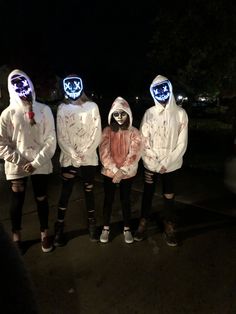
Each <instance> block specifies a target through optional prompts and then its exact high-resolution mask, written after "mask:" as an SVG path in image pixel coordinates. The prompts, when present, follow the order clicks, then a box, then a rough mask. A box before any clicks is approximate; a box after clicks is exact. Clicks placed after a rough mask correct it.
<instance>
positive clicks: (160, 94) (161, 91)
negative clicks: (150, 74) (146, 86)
mask: <svg viewBox="0 0 236 314" xmlns="http://www.w3.org/2000/svg"><path fill="white" fill-rule="evenodd" d="M150 93H151V95H152V97H153V99H154V102H155V105H161V106H168V107H170V106H174V105H176V102H175V98H174V95H173V89H172V84H171V82H170V81H169V80H168V78H166V77H165V76H162V75H158V76H156V77H155V79H154V80H153V81H152V84H151V86H150Z"/></svg>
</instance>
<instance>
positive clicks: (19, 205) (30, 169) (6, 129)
mask: <svg viewBox="0 0 236 314" xmlns="http://www.w3.org/2000/svg"><path fill="white" fill-rule="evenodd" d="M8 91H9V96H10V104H9V106H8V107H7V108H6V109H4V110H3V112H2V113H1V117H0V158H2V159H4V160H5V174H6V179H7V180H8V181H9V182H10V187H11V189H10V191H11V205H10V216H11V223H12V238H13V241H14V242H15V243H16V245H17V246H18V247H19V249H20V250H22V241H21V223H22V209H23V205H24V199H25V192H26V186H27V179H28V177H30V178H31V181H32V186H33V192H34V197H35V201H36V204H37V211H38V217H39V222H40V231H41V246H42V251H43V252H50V251H51V250H52V249H53V246H52V242H51V240H50V237H49V235H48V215H49V205H48V200H47V180H48V175H49V174H50V173H51V172H52V161H51V159H52V157H53V155H54V153H55V150H56V132H55V123H54V118H53V114H52V111H51V109H50V108H49V107H48V106H47V105H45V104H42V103H39V102H38V101H36V99H35V98H36V96H35V91H34V86H33V83H32V81H31V79H30V78H29V76H28V75H27V74H26V73H24V72H23V71H21V70H18V69H16V70H14V71H12V72H11V73H10V74H9V76H8Z"/></svg>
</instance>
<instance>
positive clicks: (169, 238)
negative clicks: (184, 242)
mask: <svg viewBox="0 0 236 314" xmlns="http://www.w3.org/2000/svg"><path fill="white" fill-rule="evenodd" d="M163 236H164V239H165V241H166V244H167V245H169V246H178V241H177V239H176V235H175V233H174V232H170V233H167V232H164V234H163Z"/></svg>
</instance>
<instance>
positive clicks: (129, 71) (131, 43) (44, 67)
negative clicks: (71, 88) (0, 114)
mask: <svg viewBox="0 0 236 314" xmlns="http://www.w3.org/2000/svg"><path fill="white" fill-rule="evenodd" d="M61 2H62V3H61ZM217 4H220V7H219V8H220V9H218V11H214V10H215V7H216V6H217ZM206 8H207V9H208V10H210V12H212V14H207V13H205V11H206ZM221 8H222V9H221ZM234 9H235V5H234ZM195 12H196V13H197V17H194V14H195ZM214 12H217V15H218V16H215V15H214ZM231 12H236V11H235V10H232V9H231V7H229V5H228V4H227V1H223V0H215V1H214V2H212V1H208V0H196V1H192V2H191V1H190V0H179V1H175V2H173V3H172V2H164V1H159V0H149V1H142V2H141V3H138V2H137V1H128V0H119V1H78V0H67V1H65V0H61V1H49V0H47V1H32V0H31V1H29V0H25V1H13V0H12V1H6V0H0V25H1V29H2V32H1V51H0V65H2V64H8V65H10V66H11V67H13V68H20V69H22V70H23V71H25V72H27V73H28V74H29V75H31V76H32V75H33V76H38V77H41V78H44V77H45V78H46V77H47V76H50V75H54V74H57V75H58V76H60V77H63V76H65V75H67V74H70V73H77V74H78V75H80V76H81V77H82V79H83V81H84V85H85V88H87V89H88V90H90V91H92V90H94V91H96V92H97V93H106V94H113V95H118V94H123V95H124V94H132V95H133V94H135V93H140V94H142V93H143V92H144V91H148V89H149V86H150V83H151V81H152V80H153V78H154V77H155V76H156V75H158V74H162V75H165V76H167V77H168V78H172V77H169V76H168V75H169V74H171V75H172V74H173V77H174V74H175V77H176V78H177V80H180V76H179V74H178V73H177V71H178V70H179V69H181V67H182V68H183V69H184V67H183V65H184V63H185V60H187V56H188V57H189V55H190V54H191V55H194V54H196V56H197V57H199V51H200V50H199V51H198V47H197V45H196V43H199V47H200V48H201V52H200V53H202V54H203V57H204V54H209V56H212V55H213V53H214V55H216V53H215V52H217V51H218V55H216V56H215V59H214V60H213V61H212V62H209V58H208V56H207V57H206V58H205V60H206V61H205V64H203V66H205V68H204V69H203V70H204V71H205V73H207V72H208V74H209V77H210V78H211V77H212V73H214V69H215V68H216V67H218V65H219V61H220V62H221V63H222V64H223V62H222V60H223V59H222V54H224V60H226V59H227V58H229V57H230V58H231V57H232V54H233V53H234V52H233V49H232V44H231V43H233V42H235V40H234V41H232V40H231V38H230V40H228V41H226V42H227V45H228V46H227V45H225V47H224V46H222V43H223V41H222V39H223V40H224V38H227V34H230V36H231V37H232V36H234V35H235V32H234V31H232V30H233V29H235V19H234V18H233V17H232V16H231V15H232V14H231ZM188 15H189V16H190V17H189V18H188ZM186 17H187V23H186V24H182V25H181V22H182V21H183V19H184V18H186ZM158 19H159V24H155V23H156V21H158ZM208 19H209V24H208ZM228 21H230V22H228ZM188 23H189V24H188ZM180 25H181V27H182V28H181V27H180ZM180 29H181V30H180ZM229 30H231V31H229ZM158 31H160V32H161V34H160V33H159V35H157V33H158ZM209 31H210V32H209ZM175 33H176V34H177V35H176V36H175ZM155 35H157V37H158V36H159V37H158V38H156V44H155V50H156V52H157V54H156V55H157V57H155V60H154V63H152V64H154V66H153V65H152V64H151V63H150V57H149V56H150V52H151V45H152V42H153V39H154V38H155ZM218 35H219V36H218ZM165 38H167V40H165ZM168 38H170V40H169V41H168ZM176 38H177V39H179V41H175V40H174V41H173V39H176ZM232 39H233V38H232ZM209 40H212V44H211V43H209ZM206 43H207V44H208V46H209V47H207V49H208V50H205V51H204V50H202V47H203V46H204V45H205V44H206ZM190 46H191V47H190ZM234 46H235V45H234ZM220 47H223V48H221V49H222V51H221V50H220ZM152 48H153V47H152ZM190 48H191V49H190ZM226 49H228V50H227V51H228V56H226V54H225V52H226ZM230 49H231V50H232V53H231V51H230ZM158 52H159V53H161V55H162V57H163V58H164V61H163V62H162V65H161V61H162V60H160V61H159V59H158ZM230 54H231V55H230ZM211 59H212V58H211ZM165 60H166V61H165ZM171 61H172V64H171ZM200 61H201V60H200ZM214 62H216V64H214ZM202 63H203V62H202ZM231 63H232V62H231V61H229V62H228V64H229V67H230V66H231ZM208 65H209V66H211V69H213V70H212V72H210V71H208ZM191 66H193V70H194V71H195V69H196V68H194V67H198V69H200V70H201V71H202V69H201V68H200V66H199V65H198V63H197V62H196V65H195V64H194V63H192V64H191ZM158 67H159V68H158ZM186 68H187V69H188V66H187V67H186V64H185V69H186ZM173 70H174V71H175V70H176V73H173V72H174V71H173ZM223 70H224V68H223ZM204 71H203V72H202V73H204ZM159 72H161V73H159ZM219 73H220V74H221V73H222V69H219ZM182 74H183V73H182ZM200 75H201V73H200ZM182 76H183V75H182ZM205 77H206V76H205ZM216 77H219V74H218V73H216ZM186 80H187V81H188V79H186V77H185V82H186ZM206 80H208V77H206ZM45 82H46V80H45ZM198 82H199V81H198ZM194 84H195V85H196V82H195V83H194Z"/></svg>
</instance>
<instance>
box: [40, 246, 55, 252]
mask: <svg viewBox="0 0 236 314" xmlns="http://www.w3.org/2000/svg"><path fill="white" fill-rule="evenodd" d="M41 248H42V251H43V253H49V252H51V251H52V250H53V246H52V247H50V248H48V249H45V248H43V247H41Z"/></svg>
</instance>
